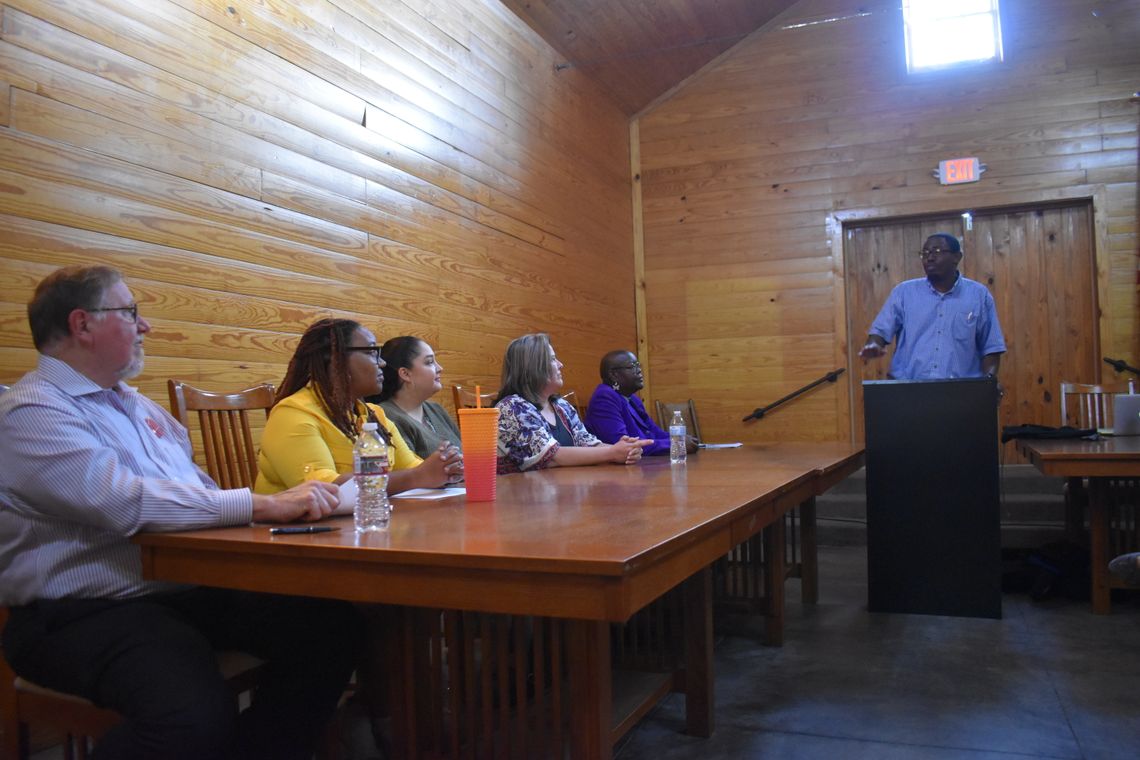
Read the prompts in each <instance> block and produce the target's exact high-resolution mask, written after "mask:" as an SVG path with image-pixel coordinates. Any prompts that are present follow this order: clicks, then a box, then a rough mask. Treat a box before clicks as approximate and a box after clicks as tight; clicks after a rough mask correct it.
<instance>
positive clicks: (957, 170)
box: [937, 157, 986, 185]
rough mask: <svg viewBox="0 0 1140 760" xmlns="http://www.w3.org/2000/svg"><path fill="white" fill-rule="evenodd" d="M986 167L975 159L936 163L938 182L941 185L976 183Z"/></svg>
mask: <svg viewBox="0 0 1140 760" xmlns="http://www.w3.org/2000/svg"><path fill="white" fill-rule="evenodd" d="M985 170H986V167H985V166H984V165H983V164H982V163H980V162H979V161H978V159H977V158H974V157H971V158H948V159H946V160H945V161H939V162H938V172H937V176H938V181H939V182H941V183H942V184H943V185H958V184H961V183H963V182H977V181H978V180H979V179H981V177H982V172H984V171H985Z"/></svg>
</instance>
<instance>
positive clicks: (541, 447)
mask: <svg viewBox="0 0 1140 760" xmlns="http://www.w3.org/2000/svg"><path fill="white" fill-rule="evenodd" d="M561 387H562V362H560V361H558V357H556V356H555V355H554V348H553V347H552V346H551V345H550V338H549V337H548V336H547V335H546V334H545V333H533V334H531V335H524V336H522V337H521V338H516V339H515V340H513V341H511V344H510V345H509V346H507V353H506V354H505V355H504V356H503V380H502V387H501V388H500V389H499V396H498V398H497V399H496V401H495V406H497V407H498V408H499V473H500V474H502V473H508V472H520V471H525V470H537V469H542V468H544V467H575V466H578V465H589V464H601V463H602V462H614V463H617V464H633V463H635V462H637V461H638V460H639V459H641V449H642V447H643V446H648V445H649V444H651V443H653V441H651V440H643V439H639V438H631V437H629V436H623V437H622V438H621V439H620V440H618V441H617V442H616V443H613V444H605V443H602V442H601V441H599V440H598V439H597V438H595V437H594V436H593V435H591V434H590V433H589V432H587V430H586V427H585V426H584V425H583V424H582V421H581V420H579V419H578V413H577V412H575V411H574V407H573V406H571V405H570V404H569V403H567V402H566V401H563V400H562V399H561V398H559V397H558V395H557V394H558V390H559V389H560V388H561Z"/></svg>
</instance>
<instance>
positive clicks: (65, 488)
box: [0, 355, 253, 605]
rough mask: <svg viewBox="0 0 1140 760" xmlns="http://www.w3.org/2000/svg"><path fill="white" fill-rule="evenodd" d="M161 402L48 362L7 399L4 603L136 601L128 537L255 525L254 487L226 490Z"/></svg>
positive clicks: (1, 412) (137, 580)
mask: <svg viewBox="0 0 1140 760" xmlns="http://www.w3.org/2000/svg"><path fill="white" fill-rule="evenodd" d="M190 452H191V448H190V439H189V436H188V435H187V433H186V430H185V428H183V427H182V426H181V425H179V424H178V423H177V422H176V421H175V420H174V418H173V417H171V416H170V414H168V413H167V412H166V411H165V410H163V409H162V407H160V406H158V405H157V404H155V403H154V402H153V401H151V400H150V399H148V398H147V397H146V396H144V395H143V394H141V393H139V392H138V391H137V390H135V389H134V388H131V387H129V386H127V385H125V384H123V383H119V384H118V385H116V386H115V387H114V388H111V389H106V388H102V387H100V386H99V385H97V384H96V383H94V382H92V381H91V380H90V379H89V378H87V377H86V376H85V375H82V374H80V373H79V372H77V371H76V370H74V369H73V368H72V367H71V366H70V365H68V364H66V363H64V362H62V361H59V360H57V359H54V358H52V357H49V356H44V355H41V356H40V359H39V365H38V366H37V368H36V369H35V370H34V371H32V372H29V373H28V374H27V375H25V376H24V377H23V378H22V379H20V381H19V382H17V383H16V384H15V385H13V386H12V388H11V389H10V390H8V391H7V392H6V393H3V394H0V603H3V604H8V605H19V604H26V603H28V602H30V601H33V600H36V599H58V598H65V597H71V598H128V597H133V596H139V595H142V594H147V593H153V592H155V591H163V590H168V589H170V588H177V587H176V586H171V585H170V584H165V583H157V582H153V581H144V580H143V578H142V566H141V560H140V553H139V549H138V547H137V546H135V545H134V544H132V543H131V542H130V541H129V537H130V536H133V535H134V534H135V533H139V532H142V531H169V530H184V529H192V528H208V527H214V526H222V525H238V524H242V523H247V522H249V520H250V518H251V515H252V511H253V501H252V496H251V495H250V492H249V490H248V489H238V490H232V491H222V490H219V489H218V487H217V485H215V484H214V482H213V481H212V480H210V478H209V477H208V476H207V475H206V474H205V473H204V472H202V470H200V469H199V468H198V467H197V466H196V465H195V464H194V462H193V460H192V459H191V455H190Z"/></svg>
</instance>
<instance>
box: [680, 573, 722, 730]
mask: <svg viewBox="0 0 1140 760" xmlns="http://www.w3.org/2000/svg"><path fill="white" fill-rule="evenodd" d="M682 593H683V594H684V615H685V623H684V628H685V730H686V731H687V732H688V733H690V734H692V735H693V736H704V737H708V736H712V732H713V728H714V725H713V724H714V720H715V718H714V715H715V709H716V699H715V689H714V682H715V673H714V670H713V615H712V568H711V567H706V568H705V569H703V570H700V571H699V572H697V573H695V574H694V575H692V576H690V577H689V579H688V580H686V581H685V583H684V585H683V586H682Z"/></svg>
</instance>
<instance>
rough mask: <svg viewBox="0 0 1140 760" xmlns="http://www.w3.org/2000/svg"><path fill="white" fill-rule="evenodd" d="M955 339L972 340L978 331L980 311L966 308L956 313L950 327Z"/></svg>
mask: <svg viewBox="0 0 1140 760" xmlns="http://www.w3.org/2000/svg"><path fill="white" fill-rule="evenodd" d="M950 331H951V334H952V335H953V336H954V339H955V340H971V339H973V337H974V335H975V334H976V333H977V331H978V312H977V311H972V310H970V309H966V310H965V311H960V312H958V313H957V314H955V315H954V317H953V319H952V321H951V327H950Z"/></svg>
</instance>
